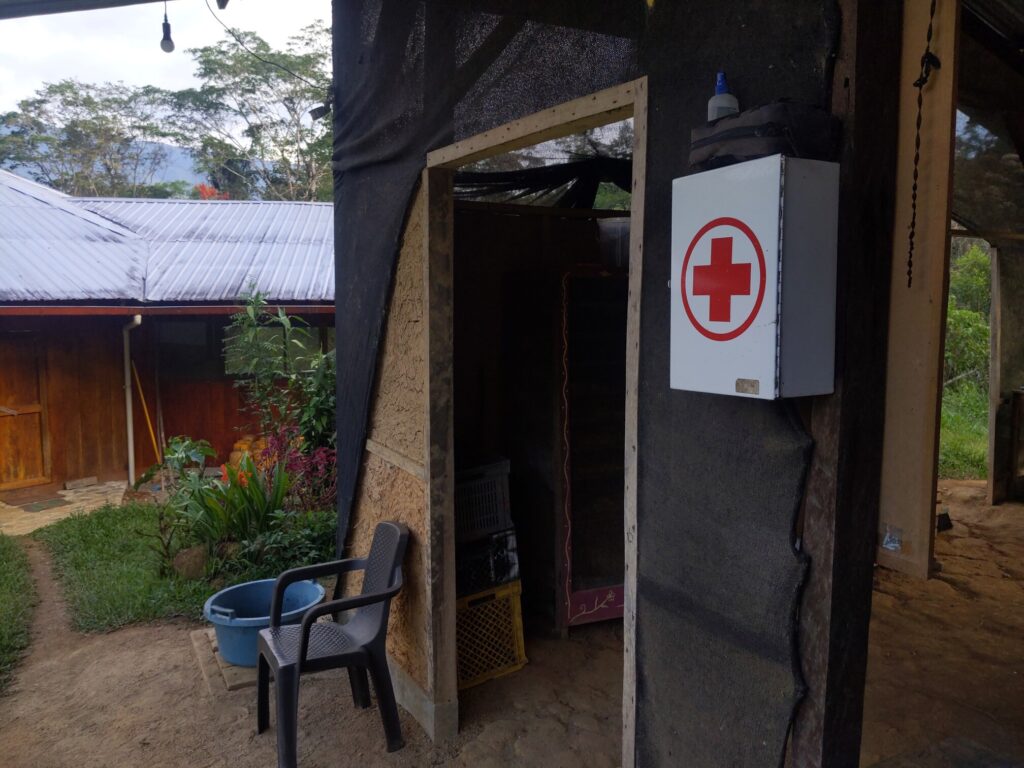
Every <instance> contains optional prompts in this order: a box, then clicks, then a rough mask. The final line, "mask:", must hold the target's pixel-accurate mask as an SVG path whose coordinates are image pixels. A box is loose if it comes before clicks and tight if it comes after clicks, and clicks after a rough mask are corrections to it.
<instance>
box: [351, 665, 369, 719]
mask: <svg viewBox="0 0 1024 768" xmlns="http://www.w3.org/2000/svg"><path fill="white" fill-rule="evenodd" d="M348 682H349V684H350V685H351V686H352V701H353V702H354V703H355V705H356V706H357V707H359V708H360V709H368V708H369V706H370V684H369V682H367V680H366V670H365V669H363V668H362V667H349V668H348Z"/></svg>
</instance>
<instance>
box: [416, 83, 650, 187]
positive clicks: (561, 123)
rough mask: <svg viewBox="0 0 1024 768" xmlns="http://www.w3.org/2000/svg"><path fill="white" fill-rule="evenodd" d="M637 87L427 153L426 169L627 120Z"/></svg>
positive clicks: (613, 91)
mask: <svg viewBox="0 0 1024 768" xmlns="http://www.w3.org/2000/svg"><path fill="white" fill-rule="evenodd" d="M636 84H637V81H635V80H634V81H632V82H629V83H626V84H624V85H617V86H614V87H612V88H606V89H605V90H603V91H598V92H597V93H592V94H590V95H589V96H583V97H582V98H579V99H574V100H573V101H568V102H566V103H564V104H559V105H558V106H555V107H551V108H550V109H546V110H544V111H543V112H537V113H535V114H532V115H529V116H527V117H523V118H520V119H519V120H513V121H512V122H511V123H506V124H505V125H501V126H498V127H497V128H492V129H491V130H489V131H484V132H483V133H479V134H477V135H476V136H470V137H469V138H467V139H463V140H462V141H458V142H456V143H455V144H452V145H450V146H447V147H442V148H441V149H436V150H434V151H433V152H428V153H427V167H428V168H458V167H459V166H462V165H468V164H469V163H472V162H475V161H477V160H482V159H483V158H485V157H493V156H495V155H501V154H504V153H506V152H512V151H513V150H516V149H522V148H523V147H528V146H531V145H533V144H540V143H541V142H544V141H549V140H551V139H558V138H561V137H563V136H571V135H572V134H574V133H580V132H582V131H585V130H587V129H589V128H596V127H597V126H599V125H607V124H609V123H615V122H618V121H619V120H625V119H626V118H627V117H629V116H630V115H631V114H632V113H633V101H634V99H635V98H636Z"/></svg>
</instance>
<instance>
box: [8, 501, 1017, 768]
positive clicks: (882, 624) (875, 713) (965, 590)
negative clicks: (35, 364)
mask: <svg viewBox="0 0 1024 768" xmlns="http://www.w3.org/2000/svg"><path fill="white" fill-rule="evenodd" d="M941 490H942V492H943V498H944V500H945V501H944V503H945V505H946V506H947V507H948V508H949V512H950V515H951V517H952V518H953V522H954V529H953V530H952V531H950V532H948V533H943V534H939V535H938V537H937V544H936V556H937V558H938V560H939V562H940V563H941V564H942V572H941V573H940V574H939V575H938V577H937V578H934V579H932V580H930V581H928V582H920V581H916V580H913V579H909V578H906V577H903V576H900V575H899V574H895V573H892V572H888V571H885V570H882V569H879V571H878V572H877V577H876V592H875V599H874V612H873V617H872V625H871V657H870V661H869V669H868V688H867V692H866V703H865V735H864V750H863V755H862V760H861V764H862V765H864V766H870V765H874V764H876V763H878V762H880V761H886V762H885V763H884V764H885V766H886V767H887V768H888V767H889V766H894V767H895V766H911V765H913V766H919V767H923V766H928V767H929V768H931V767H932V766H935V767H936V768H937V767H938V766H957V768H963V767H964V766H982V765H984V766H989V765H991V766H997V765H998V766H999V768H1007V767H1008V766H1015V765H1016V764H1017V762H1018V761H1020V762H1021V764H1024V506H1022V505H1004V506H1002V507H999V508H995V509H991V508H987V507H985V506H984V491H983V488H982V486H980V485H979V484H972V483H955V484H943V487H942V489H941ZM26 543H27V545H28V547H29V551H30V555H31V559H32V563H33V567H34V569H35V573H36V577H37V580H38V586H39V593H40V598H41V601H40V608H39V609H38V610H37V611H36V616H35V620H34V629H33V642H32V646H31V653H30V655H29V656H28V657H27V658H26V660H25V662H24V663H23V664H22V666H21V667H20V669H19V671H18V673H17V676H16V678H15V684H14V687H13V690H12V692H11V695H10V696H9V697H5V698H3V699H0V745H2V747H0V750H2V751H0V765H2V766H4V768H93V767H95V768H110V767H113V766H118V767H121V766H124V767H126V768H131V767H134V766H144V767H145V768H161V767H163V766H168V767H171V766H174V767H178V766H181V767H182V768H185V767H188V768H213V767H215V766H216V767H220V766H224V767H227V766H230V767H231V768H248V767H250V766H252V767H255V766H261V767H263V766H272V765H274V764H275V742H274V739H275V731H274V729H273V728H271V730H270V731H268V732H267V733H265V734H262V735H259V736H257V735H256V732H255V691H254V689H251V688H249V689H242V690H238V691H234V692H224V693H219V694H217V695H216V697H214V696H212V695H211V694H210V692H209V689H207V687H206V685H205V683H204V682H203V679H202V676H201V674H200V671H199V667H198V665H197V662H196V659H195V657H194V655H193V651H192V646H191V643H190V639H189V633H190V631H191V630H193V629H195V628H196V626H197V625H196V624H193V623H189V622H172V623H164V624H156V625H147V626H138V627H131V628H128V629H124V630H120V631H117V632H113V633H110V634H107V635H81V634H77V633H74V632H72V631H71V630H70V629H69V628H68V625H67V620H66V616H65V612H64V605H63V601H62V600H61V596H60V593H59V591H58V588H57V585H56V584H55V582H54V581H53V578H52V575H51V572H50V568H49V562H48V560H47V558H46V555H45V553H44V552H43V550H42V549H41V548H40V546H39V545H38V544H35V543H33V542H31V541H27V542H26ZM621 649H622V629H621V625H619V624H617V623H614V622H610V623H606V624H603V625H595V626H592V627H585V628H581V629H579V630H577V631H575V632H574V634H573V636H572V638H571V639H570V640H569V641H567V642H564V643H563V642H561V641H558V640H552V639H538V638H528V641H527V653H528V655H529V657H530V664H528V665H527V667H526V668H525V669H523V670H522V671H521V672H518V673H516V674H514V675H511V676H509V677H506V678H503V679H500V680H496V681H492V682H490V683H487V684H485V685H483V686H480V687H478V688H475V689H471V690H469V691H466V692H464V694H463V696H462V701H461V703H462V707H461V709H462V731H461V733H460V736H459V738H458V740H457V741H456V742H455V743H454V744H452V745H449V746H447V747H440V748H439V747H434V746H433V745H431V744H430V743H429V742H428V740H427V739H426V737H425V736H424V734H423V732H422V731H421V730H420V729H419V727H418V725H417V724H416V723H415V722H414V721H413V720H412V719H411V718H410V717H408V716H407V715H403V725H404V731H405V736H406V744H407V746H406V747H405V749H403V750H402V751H400V752H398V753H395V754H391V755H389V754H387V753H385V751H384V738H383V732H382V730H381V726H380V720H379V717H378V713H377V710H376V709H369V710H365V711H362V710H356V709H354V707H353V706H352V703H351V698H350V695H349V692H348V688H347V680H346V679H345V678H344V677H340V676H338V675H337V674H335V673H327V674H326V675H313V676H309V677H307V678H304V680H303V683H302V694H301V704H300V728H299V749H300V764H301V765H302V766H304V767H305V768H315V767H317V766H347V765H351V766H389V765H393V766H428V765H456V766H474V767H475V768H493V767H495V766H512V765H515V766H550V767H551V768H574V767H575V766H586V768H605V767H606V766H614V765H617V764H618V762H619V751H620V744H621V741H620V732H619V729H620V722H621V720H620V705H621V652H622V651H621ZM940 742H942V743H943V744H953V745H956V746H955V749H954V748H953V747H951V748H949V749H947V748H945V747H942V746H939V747H936V745H938V744H939V743H940ZM965 745H966V746H965ZM954 751H956V752H957V754H971V755H975V754H981V753H992V754H999V755H1002V756H1003V757H1004V758H1006V759H1007V760H1006V761H1001V762H991V763H984V762H980V761H975V760H974V759H973V758H972V759H971V760H966V759H964V760H960V759H959V758H956V759H955V760H949V759H946V758H944V757H943V755H946V756H947V757H948V756H950V755H952V753H953V752H954ZM924 752H928V753H929V754H932V756H933V757H932V758H927V759H924V758H922V759H918V758H917V757H910V758H909V759H908V760H902V761H901V760H897V761H896V762H892V759H893V758H894V756H898V755H915V754H918V753H921V754H923V753H924ZM936 754H937V755H939V756H938V757H937V758H935V755H936ZM933 758H934V759H933Z"/></svg>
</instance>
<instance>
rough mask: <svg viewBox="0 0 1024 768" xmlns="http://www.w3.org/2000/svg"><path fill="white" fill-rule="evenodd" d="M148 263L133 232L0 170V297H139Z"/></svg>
mask: <svg viewBox="0 0 1024 768" xmlns="http://www.w3.org/2000/svg"><path fill="white" fill-rule="evenodd" d="M145 263H146V243H145V241H143V240H142V239H141V238H139V237H138V236H137V235H135V234H134V233H132V232H131V231H129V230H127V229H125V228H124V227H122V226H120V225H118V224H116V223H114V222H111V221H108V220H106V219H104V218H102V217H100V216H97V215H96V214H94V213H91V212H90V211H87V210H84V209H82V208H79V207H78V206H76V205H74V204H73V203H72V198H70V197H68V196H67V195H64V194H61V193H60V192H56V191H54V190H52V189H49V188H48V187H44V186H42V185H40V184H35V183H33V182H31V181H28V180H26V179H22V178H20V177H18V176H15V175H14V174H11V173H8V172H6V171H0V301H12V302H13V301H18V302H23V301H80V300H101V301H117V300H131V299H138V298H139V297H140V296H142V295H143V275H144V274H145Z"/></svg>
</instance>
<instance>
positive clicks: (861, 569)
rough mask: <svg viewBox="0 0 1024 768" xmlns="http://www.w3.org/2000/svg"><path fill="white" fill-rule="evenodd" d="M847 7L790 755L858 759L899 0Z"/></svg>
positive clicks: (846, 766) (847, 765) (849, 1)
mask: <svg viewBox="0 0 1024 768" xmlns="http://www.w3.org/2000/svg"><path fill="white" fill-rule="evenodd" d="M915 1H916V0H915ZM839 10H840V13H841V17H842V27H841V30H840V33H841V38H840V41H839V49H838V56H837V59H836V62H835V70H834V73H833V78H832V83H833V85H832V103H831V108H832V112H833V114H835V115H836V116H837V117H839V118H841V119H842V121H843V127H844V130H843V145H842V152H841V155H840V208H839V210H840V217H839V251H838V286H837V287H838V290H837V297H836V308H837V315H836V386H835V392H834V393H833V394H832V395H829V396H825V397H817V398H814V399H813V400H812V401H811V403H810V409H809V410H810V432H811V435H812V436H813V438H814V454H813V458H812V462H811V469H810V474H809V476H808V479H807V487H806V491H805V493H804V506H803V510H802V512H803V514H802V518H803V521H802V526H801V529H800V531H799V537H800V538H799V541H800V547H801V549H802V551H803V552H804V554H806V555H807V556H808V557H809V558H810V570H809V573H808V581H807V584H806V586H805V587H804V592H803V597H802V601H801V607H800V614H799V619H800V625H799V640H800V659H799V661H800V667H801V671H802V673H803V679H804V683H805V686H806V694H805V696H804V698H803V700H802V702H801V703H800V706H799V709H798V710H797V712H796V718H795V721H794V724H793V736H792V741H791V755H790V756H791V760H790V764H791V766H792V768H856V766H857V764H858V755H859V750H860V740H861V723H862V714H863V693H864V679H865V674H866V669H867V653H868V625H869V622H870V617H871V587H872V576H873V567H874V557H875V530H876V527H877V511H878V488H879V477H880V472H881V455H880V454H881V444H882V426H883V413H882V401H883V400H884V393H885V361H886V354H885V340H886V333H887V327H888V326H887V314H888V312H887V308H888V294H889V283H890V262H891V255H892V252H891V248H892V232H893V198H894V194H895V190H894V189H893V183H892V179H893V178H894V176H895V168H896V126H897V118H898V113H899V109H898V108H899V101H898V98H899V94H898V91H897V90H896V89H895V88H893V83H896V82H897V80H898V75H899V71H900V62H899V51H900V39H901V38H900V21H901V18H902V11H901V4H900V3H877V2H874V0H842V1H841V2H840V3H839ZM915 55H917V56H919V55H920V51H918V52H917V53H916V54H915ZM943 71H945V70H943Z"/></svg>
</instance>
